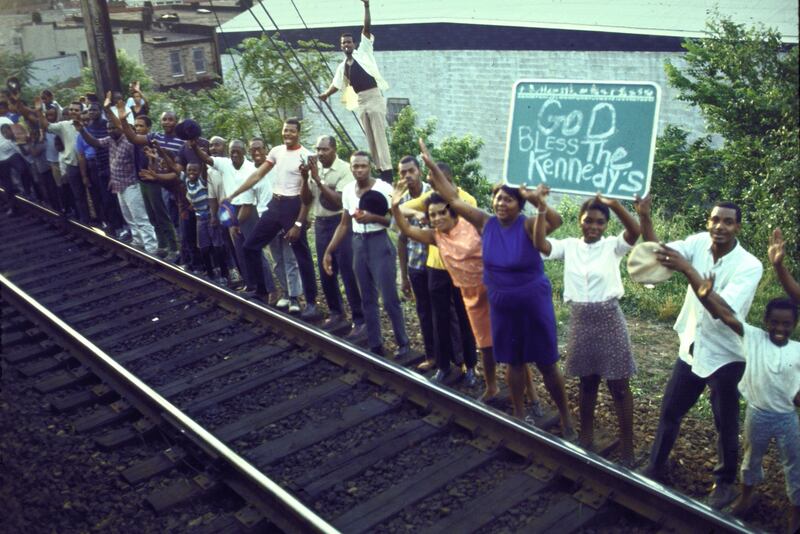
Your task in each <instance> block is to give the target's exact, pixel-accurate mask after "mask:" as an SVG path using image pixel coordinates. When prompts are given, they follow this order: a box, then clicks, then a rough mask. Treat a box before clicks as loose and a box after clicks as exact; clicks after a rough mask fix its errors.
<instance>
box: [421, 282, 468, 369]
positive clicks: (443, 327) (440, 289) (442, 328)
mask: <svg viewBox="0 0 800 534" xmlns="http://www.w3.org/2000/svg"><path fill="white" fill-rule="evenodd" d="M427 271H428V291H429V294H430V299H431V304H432V308H433V325H434V326H433V328H434V332H435V334H436V367H438V368H439V369H441V370H442V371H444V372H446V371H447V370H449V369H450V365H451V363H452V362H454V361H455V348H456V347H455V346H454V345H453V339H454V338H455V337H456V336H454V335H453V330H454V328H453V324H454V323H455V321H453V319H454V318H455V319H456V320H457V324H458V328H457V330H458V334H459V335H460V339H461V348H462V350H463V355H464V363H465V364H466V365H467V367H469V368H473V367H475V362H476V361H477V354H476V350H477V348H476V344H475V336H474V335H473V334H472V328H470V326H469V317H467V310H466V309H465V308H464V301H463V300H462V299H461V292H460V291H459V289H458V288H457V287H455V286H454V285H453V281H452V280H451V279H450V274H449V273H448V272H447V271H446V270H444V269H427ZM453 312H455V317H453Z"/></svg>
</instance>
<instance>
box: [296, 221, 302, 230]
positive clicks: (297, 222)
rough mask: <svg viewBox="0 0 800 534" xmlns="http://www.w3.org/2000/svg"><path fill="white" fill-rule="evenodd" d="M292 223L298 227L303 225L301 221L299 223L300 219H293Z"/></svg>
mask: <svg viewBox="0 0 800 534" xmlns="http://www.w3.org/2000/svg"><path fill="white" fill-rule="evenodd" d="M294 225H295V226H296V227H298V228H302V227H303V223H301V222H300V221H295V222H294Z"/></svg>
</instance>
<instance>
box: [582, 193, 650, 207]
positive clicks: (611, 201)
mask: <svg viewBox="0 0 800 534" xmlns="http://www.w3.org/2000/svg"><path fill="white" fill-rule="evenodd" d="M637 198H638V197H637ZM649 198H650V197H649V196H648V199H649ZM594 201H595V202H598V203H600V204H603V205H605V206H608V207H609V208H611V207H614V206H616V205H617V204H619V201H618V200H617V199H615V198H608V197H604V196H603V194H602V193H601V192H600V191H598V192H597V194H596V195H595V196H594Z"/></svg>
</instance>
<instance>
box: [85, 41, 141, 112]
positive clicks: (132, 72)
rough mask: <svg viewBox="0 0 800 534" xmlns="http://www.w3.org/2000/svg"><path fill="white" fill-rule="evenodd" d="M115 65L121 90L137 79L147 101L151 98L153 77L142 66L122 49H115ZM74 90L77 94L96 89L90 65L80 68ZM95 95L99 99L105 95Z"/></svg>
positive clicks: (125, 89)
mask: <svg viewBox="0 0 800 534" xmlns="http://www.w3.org/2000/svg"><path fill="white" fill-rule="evenodd" d="M117 66H118V67H119V78H120V84H121V85H120V87H122V90H123V92H124V91H127V90H128V87H130V84H131V83H132V82H134V81H138V82H139V87H140V88H141V90H142V93H143V94H144V95H145V98H147V100H148V103H149V102H150V100H151V99H152V98H153V94H151V90H152V88H153V79H152V78H151V77H150V76H149V75H148V74H147V71H145V70H144V66H143V65H142V64H141V63H140V62H139V61H137V60H135V59H134V58H132V57H130V56H129V55H128V54H127V53H126V52H125V50H123V49H118V50H117ZM75 90H76V92H77V93H78V94H79V95H84V94H87V93H94V92H95V91H96V90H97V89H96V88H95V85H94V73H93V72H92V67H91V66H86V67H84V68H82V69H81V83H80V85H79V86H78V87H77V88H76V89H75ZM97 96H99V97H101V98H100V99H101V100H102V99H103V97H105V95H97ZM123 96H125V98H127V97H128V96H130V95H128V94H124V93H123Z"/></svg>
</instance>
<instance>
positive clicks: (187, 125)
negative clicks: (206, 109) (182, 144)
mask: <svg viewBox="0 0 800 534" xmlns="http://www.w3.org/2000/svg"><path fill="white" fill-rule="evenodd" d="M175 135H177V136H178V137H179V138H180V139H183V140H184V141H191V140H192V139H197V138H198V137H200V136H201V135H203V130H202V129H201V128H200V125H199V124H197V123H196V122H195V121H193V120H192V119H186V120H184V121H181V122H179V123H178V125H177V126H175Z"/></svg>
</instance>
